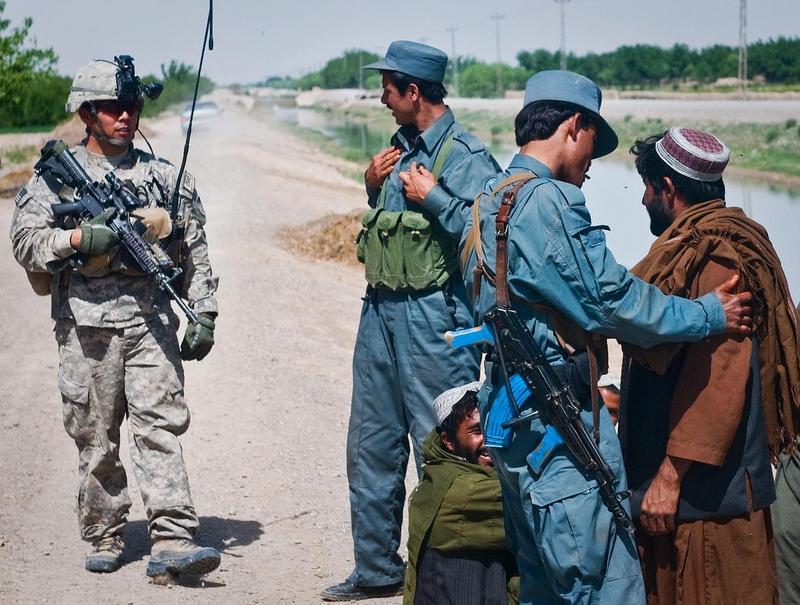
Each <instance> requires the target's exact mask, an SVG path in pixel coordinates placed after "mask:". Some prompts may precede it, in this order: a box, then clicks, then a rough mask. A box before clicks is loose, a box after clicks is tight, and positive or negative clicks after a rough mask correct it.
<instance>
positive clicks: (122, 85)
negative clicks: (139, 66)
mask: <svg viewBox="0 0 800 605" xmlns="http://www.w3.org/2000/svg"><path fill="white" fill-rule="evenodd" d="M114 63H116V64H117V99H119V100H120V101H122V102H123V103H124V102H132V101H137V100H138V99H140V98H141V97H142V93H144V94H145V95H146V96H147V98H148V99H153V100H156V99H157V98H158V97H160V96H161V93H162V92H163V91H164V85H163V84H161V83H160V82H149V83H148V84H142V81H141V79H140V78H139V76H137V75H136V70H135V69H134V67H133V57H131V56H130V55H119V56H117V57H114Z"/></svg>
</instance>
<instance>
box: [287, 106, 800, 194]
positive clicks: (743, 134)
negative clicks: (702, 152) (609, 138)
mask: <svg viewBox="0 0 800 605" xmlns="http://www.w3.org/2000/svg"><path fill="white" fill-rule="evenodd" d="M328 111H329V110H328ZM336 114H337V116H338V117H339V118H341V117H342V116H344V117H345V118H346V119H347V121H348V122H349V124H348V125H347V126H340V127H338V128H337V127H331V128H330V133H328V135H327V136H326V134H322V133H319V132H317V131H312V130H308V129H304V128H300V127H298V126H292V128H293V129H294V130H295V131H296V132H298V133H299V134H301V135H302V136H304V137H306V138H311V139H313V141H314V142H315V144H317V145H318V146H320V147H321V148H322V149H324V151H326V152H328V153H331V154H333V155H336V156H338V157H342V158H344V159H347V160H351V161H354V162H357V163H359V164H363V163H364V161H365V160H366V159H368V158H370V157H372V155H373V154H374V153H376V152H377V151H378V150H379V149H381V148H382V147H383V146H385V145H386V142H387V141H388V140H389V135H390V134H391V133H392V132H394V130H395V128H396V126H395V125H394V121H393V119H392V118H391V116H390V115H389V113H388V112H386V111H385V110H384V109H383V108H382V107H378V106H377V105H376V107H375V108H372V109H365V108H364V107H363V106H356V107H353V108H352V109H351V108H350V107H340V108H338V109H337V110H336ZM458 119H459V122H461V123H462V124H463V125H464V127H465V128H466V129H467V130H469V131H470V132H472V133H474V134H475V135H476V136H477V137H478V138H480V139H481V140H482V141H484V142H486V144H487V145H489V147H490V148H492V149H503V148H504V149H512V148H514V147H515V142H514V126H513V119H512V118H510V117H509V116H508V115H506V114H497V113H493V112H491V111H488V110H477V109H472V110H467V109H462V110H459V111H458ZM682 124H683V125H684V126H688V127H691V128H698V129H700V130H710V131H712V132H714V134H716V135H718V136H719V137H720V138H721V139H722V140H723V141H725V143H726V144H727V145H728V147H730V150H731V167H732V168H736V169H745V170H748V171H757V172H763V173H775V174H780V175H788V176H790V177H796V178H800V122H798V120H796V119H789V120H786V121H785V122H783V123H776V124H756V123H741V122H737V123H728V124H725V123H712V122H700V121H697V122H692V121H691V120H683V121H682ZM611 125H612V126H613V128H614V130H615V131H616V132H617V134H618V135H619V139H620V143H619V148H618V149H617V151H616V152H615V155H617V156H618V157H627V154H628V149H630V147H631V145H633V143H634V142H635V141H636V140H637V139H643V138H645V137H647V136H650V135H652V134H656V133H659V132H663V131H665V130H666V129H667V128H668V127H669V124H667V123H666V122H664V121H663V120H659V119H648V120H636V119H634V117H633V116H632V115H627V116H625V117H624V118H623V119H621V120H615V121H612V122H611ZM367 127H368V128H367ZM360 128H363V129H364V130H365V133H368V134H364V135H363V136H361V137H359V136H355V135H354V133H352V132H350V131H351V130H356V131H357V130H358V129H360ZM361 170H363V168H362V169H361ZM354 174H355V177H356V180H360V179H361V178H362V175H361V172H360V171H355V173H354ZM348 176H353V175H348Z"/></svg>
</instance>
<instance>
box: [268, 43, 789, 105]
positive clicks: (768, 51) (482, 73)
mask: <svg viewBox="0 0 800 605" xmlns="http://www.w3.org/2000/svg"><path fill="white" fill-rule="evenodd" d="M738 52H739V51H738V48H737V47H734V46H725V45H721V44H716V45H714V46H708V47H705V48H700V49H692V48H689V47H688V46H687V45H685V44H675V45H674V46H672V47H671V48H661V47H659V46H653V45H650V44H635V45H628V46H620V47H619V48H617V49H616V50H614V51H611V52H607V53H587V54H585V55H575V54H572V53H570V54H568V55H567V67H568V69H571V70H573V71H577V72H579V73H582V74H584V75H586V76H588V77H590V78H592V79H593V80H594V81H596V82H597V83H598V84H600V85H601V86H604V87H614V88H619V89H633V90H637V89H638V90H653V89H659V90H666V91H688V92H709V91H712V90H713V91H717V92H729V91H735V90H736V89H737V85H736V82H735V81H731V79H734V80H735V78H736V77H737V73H738ZM378 58H379V57H378V55H376V54H374V53H370V52H367V51H364V50H359V49H353V50H349V51H347V52H345V53H344V54H343V55H342V56H340V57H336V58H335V59H331V60H330V61H328V62H327V63H326V64H325V66H324V67H323V68H322V69H320V70H318V71H314V72H311V73H308V74H306V75H304V76H303V77H301V78H289V77H280V76H272V77H269V78H266V79H265V80H264V81H263V82H261V85H263V86H270V87H273V88H294V89H299V90H310V89H311V88H313V87H315V86H318V87H320V88H356V87H361V88H367V89H374V88H379V87H380V78H379V77H378V75H377V74H376V73H369V72H366V73H362V70H361V67H362V66H363V65H367V64H369V63H371V62H373V61H377V60H378ZM560 62H561V56H560V53H559V52H551V51H549V50H545V49H541V48H540V49H537V50H532V51H527V50H524V51H521V52H519V53H517V65H507V64H504V63H483V62H480V61H478V60H476V59H475V58H473V57H469V56H460V57H456V58H455V60H452V58H451V61H450V63H449V65H448V73H447V77H446V79H445V84H446V85H447V86H448V88H449V89H450V90H451V91H452V92H454V93H455V92H457V93H458V94H459V95H460V96H464V97H482V98H491V97H502V96H504V95H505V93H506V91H509V90H522V89H523V88H524V87H525V81H526V80H527V79H528V77H530V76H531V75H532V74H534V73H536V72H537V71H541V70H544V69H558V68H559V65H560ZM456 67H457V69H458V80H459V86H458V88H459V90H458V91H456V87H455V76H456V74H455V72H456ZM748 69H749V73H750V74H751V77H750V79H751V82H750V84H749V88H750V90H753V91H757V92H763V91H772V92H785V91H797V90H800V37H798V38H783V37H781V38H777V39H775V40H772V39H770V40H767V41H758V42H754V43H752V44H750V45H749V46H748Z"/></svg>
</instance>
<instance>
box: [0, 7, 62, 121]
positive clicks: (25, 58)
mask: <svg viewBox="0 0 800 605" xmlns="http://www.w3.org/2000/svg"><path fill="white" fill-rule="evenodd" d="M5 8H6V3H5V2H4V1H0V128H9V127H23V126H49V125H53V124H55V123H57V122H58V121H60V120H62V119H64V118H65V117H66V111H65V110H64V102H65V101H66V98H67V94H68V93H69V85H70V80H69V78H64V77H61V76H58V75H57V74H56V73H55V65H56V62H57V61H58V57H57V56H56V54H55V52H53V49H52V48H47V49H41V48H36V46H35V45H34V44H33V43H32V42H31V41H30V40H29V34H30V29H31V25H33V20H32V19H31V18H30V17H28V18H26V19H25V20H24V21H23V24H22V26H20V27H14V28H12V27H11V21H10V20H8V19H3V18H2V14H3V12H4V11H5Z"/></svg>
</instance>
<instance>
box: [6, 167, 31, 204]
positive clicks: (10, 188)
mask: <svg viewBox="0 0 800 605" xmlns="http://www.w3.org/2000/svg"><path fill="white" fill-rule="evenodd" d="M29 178H31V170H30V169H29V168H21V169H19V170H12V171H11V172H8V173H6V174H4V175H3V176H2V177H0V198H6V197H14V196H15V195H16V194H17V191H19V188H20V187H22V186H23V185H24V184H25V183H27V182H28V179H29Z"/></svg>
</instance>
